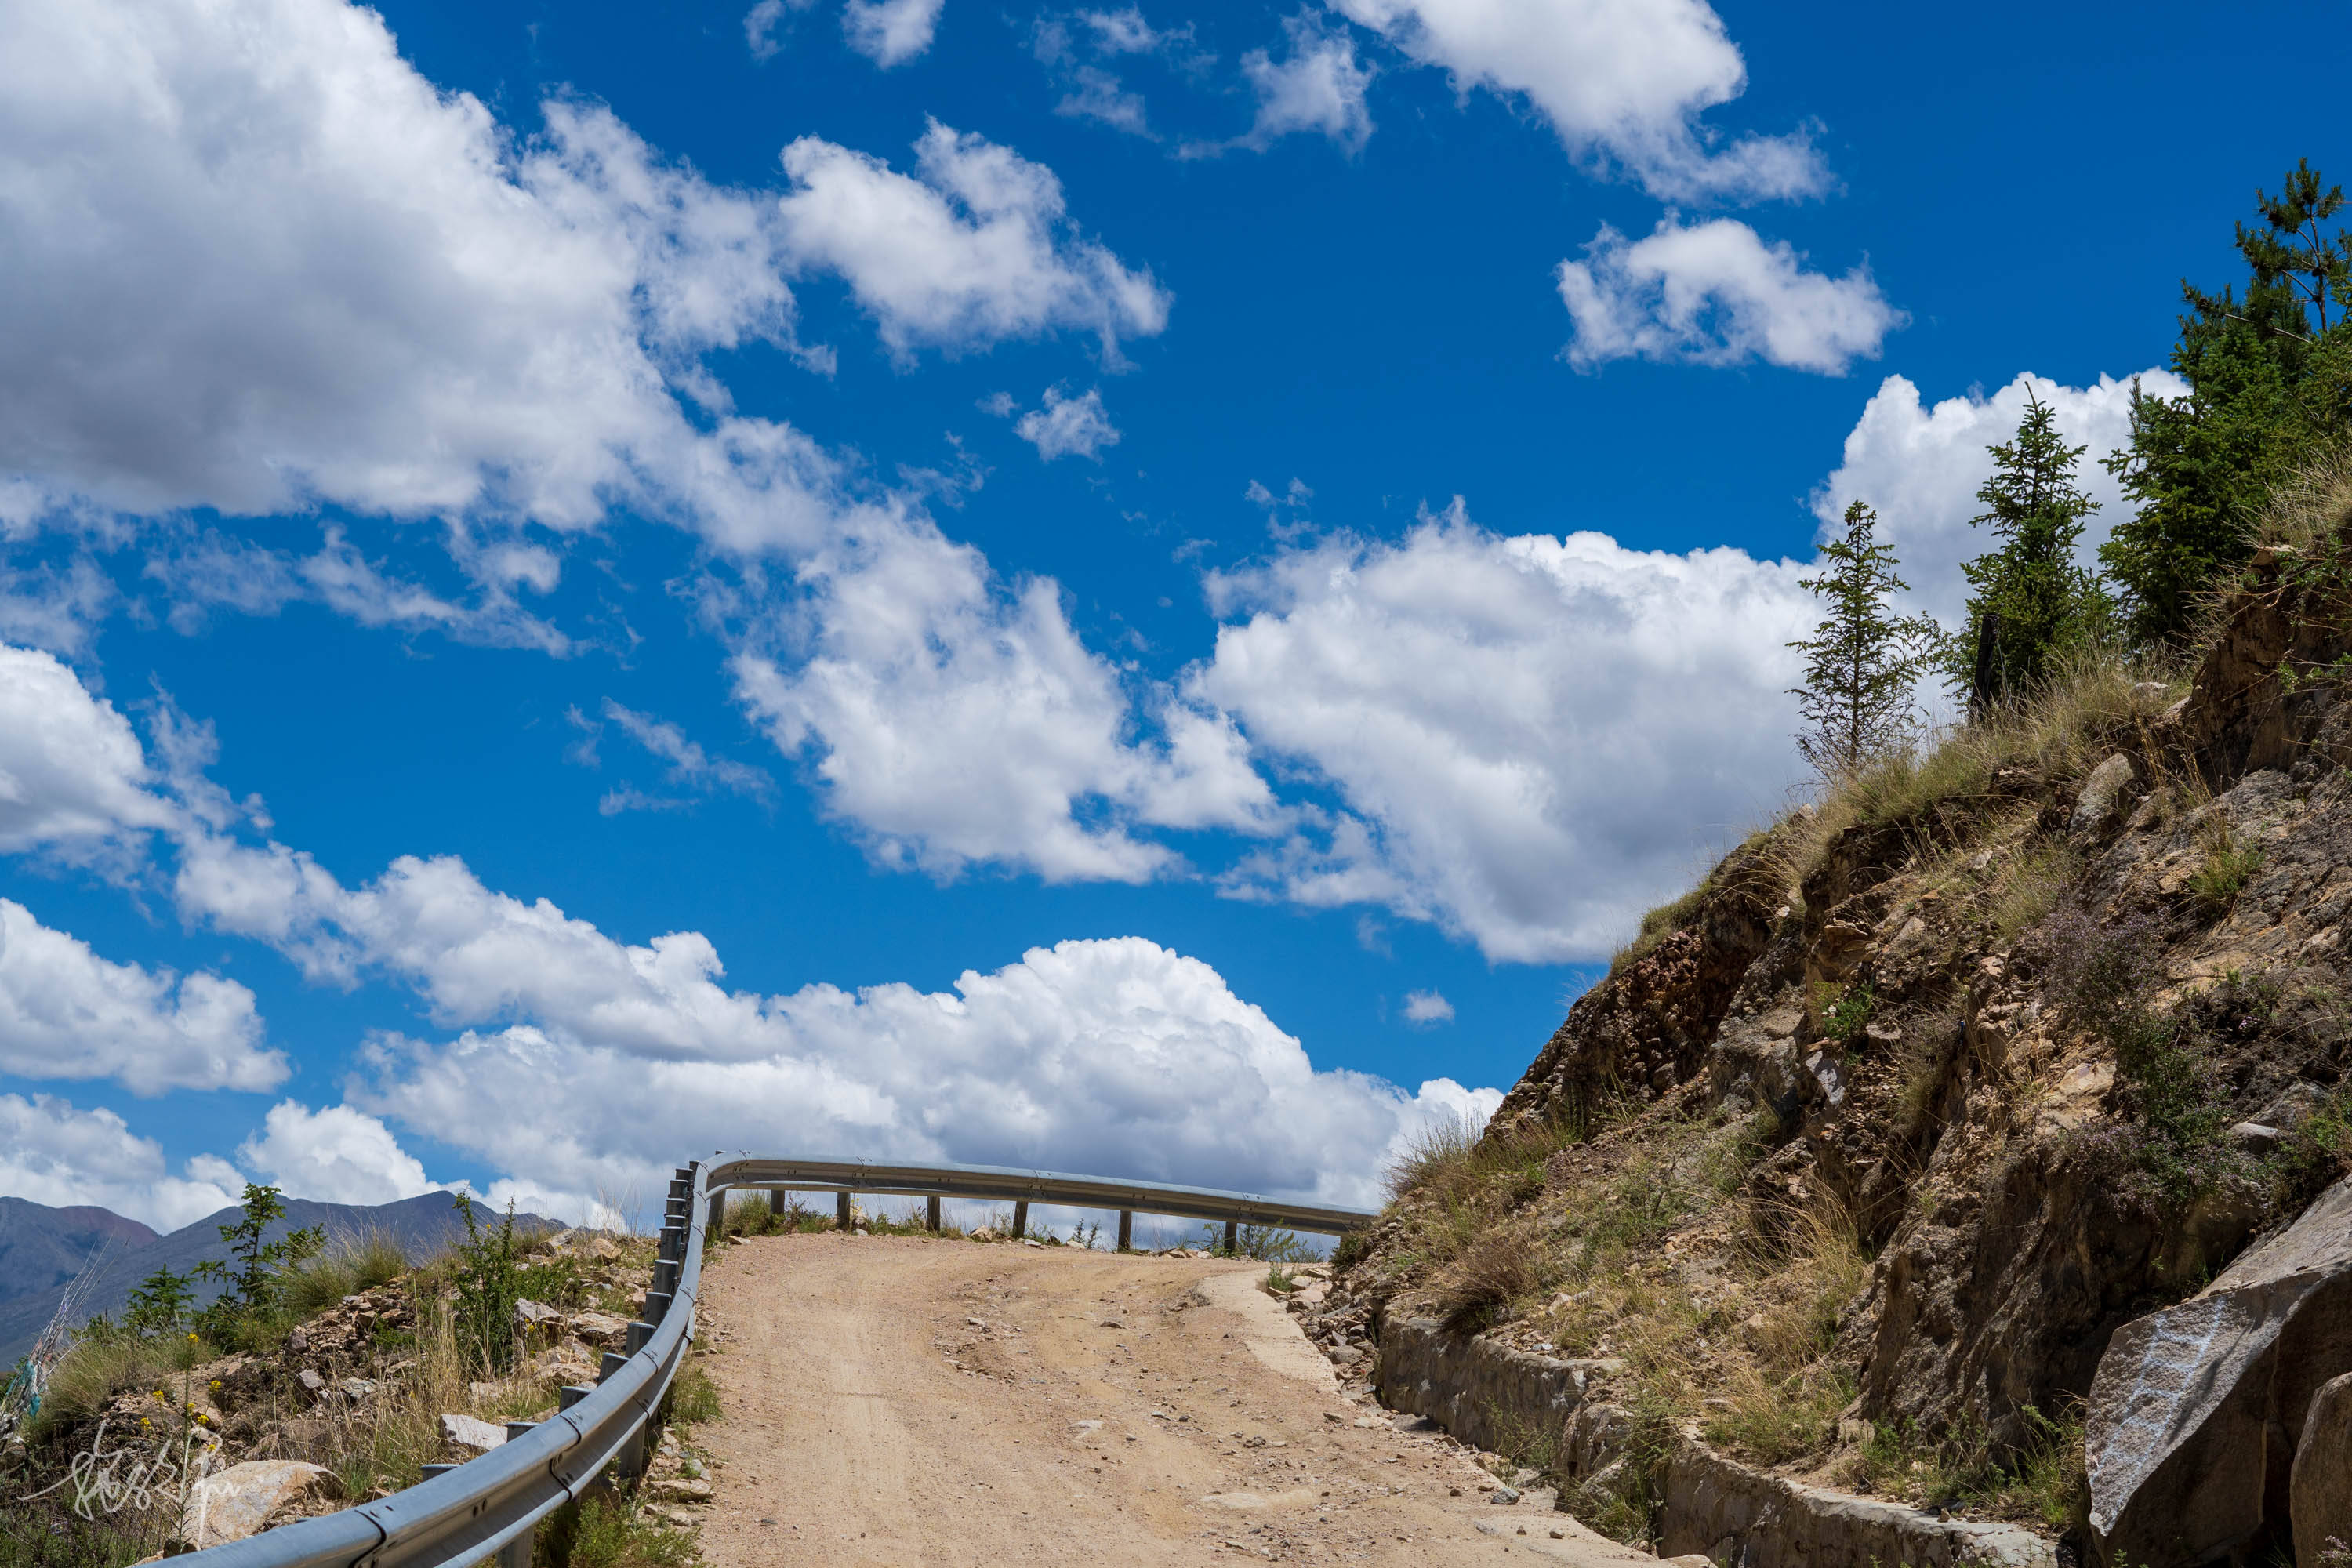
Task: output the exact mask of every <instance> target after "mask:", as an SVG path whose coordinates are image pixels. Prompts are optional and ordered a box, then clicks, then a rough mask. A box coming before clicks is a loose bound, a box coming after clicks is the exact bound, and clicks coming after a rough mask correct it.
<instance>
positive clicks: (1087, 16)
mask: <svg viewBox="0 0 2352 1568" xmlns="http://www.w3.org/2000/svg"><path fill="white" fill-rule="evenodd" d="M1078 20H1079V21H1080V22H1082V23H1084V24H1085V25H1086V27H1087V31H1088V32H1089V33H1091V34H1093V36H1094V45H1095V47H1097V48H1098V49H1100V50H1102V51H1103V52H1104V53H1105V54H1113V55H1145V54H1153V53H1156V52H1158V51H1159V50H1161V49H1165V48H1169V47H1173V46H1176V45H1182V44H1190V43H1191V42H1192V24H1191V23H1190V22H1187V23H1185V24H1184V25H1183V26H1181V27H1166V28H1161V27H1154V26H1152V25H1151V24H1150V22H1149V21H1147V20H1145V19H1144V16H1143V12H1142V10H1141V9H1140V8H1139V7H1138V6H1134V5H1129V6H1125V7H1123V8H1121V9H1119V10H1117V11H1081V12H1079V13H1078Z"/></svg>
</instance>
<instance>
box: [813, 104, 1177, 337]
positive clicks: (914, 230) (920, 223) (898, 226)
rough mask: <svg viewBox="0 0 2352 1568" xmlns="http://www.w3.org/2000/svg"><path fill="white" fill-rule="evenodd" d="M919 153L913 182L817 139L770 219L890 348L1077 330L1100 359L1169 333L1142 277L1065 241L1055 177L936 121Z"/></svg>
mask: <svg viewBox="0 0 2352 1568" xmlns="http://www.w3.org/2000/svg"><path fill="white" fill-rule="evenodd" d="M915 153H916V160H915V161H916V168H917V170H918V172H919V174H920V176H921V177H920V178H919V179H917V178H911V177H909V176H908V175H905V174H898V173H897V172H896V171H894V170H892V169H891V168H889V167H888V166H887V164H885V163H883V162H882V161H881V160H880V159H878V158H872V157H868V156H866V154H864V153H854V152H852V151H850V150H849V149H848V148H846V147H841V146H836V145H835V144H834V143H833V142H824V141H820V140H818V139H817V138H815V137H813V136H804V137H803V138H801V139H800V140H799V141H797V142H793V144H792V145H791V146H789V147H787V148H785V149H784V155H783V158H784V170H785V172H786V173H787V174H790V175H791V176H792V179H793V184H794V186H795V188H794V189H793V191H792V192H791V193H790V194H788V195H785V196H784V198H783V199H782V203H781V204H780V205H779V210H780V211H781V212H782V216H783V222H784V227H785V232H786V234H787V236H788V237H789V239H790V243H791V245H792V247H793V252H794V254H795V255H796V257H798V258H800V259H801V260H802V262H803V264H805V265H816V266H824V267H828V268H833V269H834V270H835V271H838V272H839V273H840V274H841V275H842V277H843V278H844V279H845V280H846V281H847V282H848V284H849V287H850V289H851V291H852V292H853V293H855V294H856V297H857V300H858V302H859V303H860V304H861V305H863V306H865V308H866V310H868V311H870V312H871V313H872V314H873V315H874V317H875V319H876V321H877V322H878V323H879V326H880V329H881V332H882V337H883V340H884V342H887V343H889V344H890V345H891V346H892V347H893V348H894V349H896V350H898V352H900V353H907V352H908V351H909V350H911V349H912V348H913V347H915V346H916V345H919V344H934V345H938V346H940V347H945V348H950V349H957V348H967V347H971V346H975V345H979V344H983V343H986V342H994V341H996V340H998V339H1001V338H1013V337H1032V336H1035V335H1037V334H1039V333H1041V332H1045V331H1053V330H1055V329H1057V328H1064V327H1076V328H1081V329H1085V330H1088V331H1094V332H1095V333H1097V335H1098V336H1099V337H1100V338H1101V340H1102V342H1103V347H1104V350H1105V352H1106V353H1112V352H1114V351H1115V349H1116V345H1117V342H1118V339H1119V338H1121V337H1127V336H1141V337H1149V336H1150V335H1152V334H1154V333H1156V332H1158V331H1160V330H1161V329H1162V328H1164V327H1165V326H1166V325H1167V323H1168V304H1169V299H1168V295H1167V293H1166V291H1164V290H1163V289H1160V286H1159V285H1158V284H1157V283H1155V282H1154V281H1153V280H1152V278H1151V275H1150V272H1148V271H1143V272H1136V271H1130V270H1129V268H1127V267H1126V266H1125V265H1124V264H1122V263H1121V262H1120V261H1119V259H1118V258H1117V257H1116V256H1114V255H1112V254H1111V253H1110V251H1109V250H1108V249H1107V248H1105V247H1103V246H1101V245H1100V244H1098V243H1097V242H1095V241H1092V240H1087V239H1082V238H1079V237H1076V235H1074V234H1072V233H1070V232H1068V230H1069V225H1068V223H1067V221H1066V216H1065V214H1064V204H1063V200H1062V184H1061V182H1060V181H1059V180H1057V179H1056V178H1055V176H1054V172H1053V171H1052V170H1051V169H1048V168H1046V167H1045V165H1044V164H1043V163H1031V162H1030V161H1029V160H1028V159H1026V158H1024V157H1022V156H1021V155H1020V154H1019V153H1014V152H1013V150H1012V149H1010V148H1007V147H1000V146H997V145H996V144H994V143H993V142H989V141H986V140H985V139H983V138H982V137H979V136H974V135H961V134H959V133H957V132H954V131H951V130H950V129H948V127H946V126H944V125H941V124H940V123H939V122H938V121H931V122H930V126H929V130H927V131H926V132H924V133H923V136H922V139H921V140H920V141H919V142H916V143H915Z"/></svg>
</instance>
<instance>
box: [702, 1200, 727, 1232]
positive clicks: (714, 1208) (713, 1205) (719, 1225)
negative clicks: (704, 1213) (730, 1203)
mask: <svg viewBox="0 0 2352 1568" xmlns="http://www.w3.org/2000/svg"><path fill="white" fill-rule="evenodd" d="M702 1235H703V1238H704V1239H705V1240H706V1241H719V1240H720V1239H722V1238H724V1237H725V1236H726V1235H727V1189H726V1188H724V1187H721V1188H719V1190H718V1191H717V1192H715V1193H713V1194H710V1211H709V1218H708V1219H706V1220H704V1221H703V1223H702Z"/></svg>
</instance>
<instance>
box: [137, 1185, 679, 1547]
mask: <svg viewBox="0 0 2352 1568" xmlns="http://www.w3.org/2000/svg"><path fill="white" fill-rule="evenodd" d="M708 1184H709V1176H708V1173H707V1172H706V1171H705V1170H704V1169H703V1168H702V1167H701V1165H700V1164H699V1163H697V1164H694V1165H690V1166H685V1167H681V1168H680V1169H679V1170H678V1172H677V1175H676V1176H675V1177H674V1178H673V1179H672V1180H671V1182H670V1186H669V1192H670V1195H669V1202H668V1205H667V1216H666V1218H665V1220H664V1223H663V1228H662V1232H661V1246H660V1248H659V1251H658V1253H657V1255H656V1258H657V1260H656V1263H655V1264H654V1287H655V1288H654V1289H653V1290H651V1291H649V1292H647V1294H646V1308H645V1315H644V1317H643V1318H642V1319H641V1320H640V1321H637V1322H635V1323H632V1324H630V1325H629V1331H628V1340H627V1342H626V1349H625V1351H617V1352H615V1351H608V1352H605V1355H604V1370H603V1373H602V1375H601V1376H600V1377H599V1379H598V1380H597V1383H596V1384H595V1385H594V1386H593V1387H588V1386H584V1385H583V1386H580V1387H574V1388H567V1389H565V1390H564V1391H563V1395H562V1409H561V1410H560V1411H559V1412H558V1413H557V1414H556V1415H554V1416H553V1417H552V1418H551V1419H549V1420H546V1421H541V1422H539V1423H537V1424H535V1425H531V1426H523V1425H522V1424H521V1423H516V1424H513V1425H510V1426H509V1427H508V1432H509V1436H508V1439H507V1441H506V1442H505V1443H504V1444H502V1445H500V1446H499V1447H495V1448H492V1449H491V1450H490V1451H489V1452H488V1453H487V1454H484V1455H483V1456H482V1457H481V1458H478V1459H474V1460H472V1461H470V1462H468V1463H467V1464H463V1465H454V1466H451V1467H449V1468H447V1469H446V1471H445V1472H444V1473H442V1474H439V1475H436V1476H433V1477H432V1478H431V1479H427V1480H425V1481H422V1482H420V1483H419V1484H417V1485H415V1486H413V1487H410V1488H409V1489H406V1490H405V1491H401V1492H395V1493H394V1494H393V1495H392V1496H391V1497H388V1498H383V1499H380V1500H377V1501H374V1502H364V1503H361V1504H360V1505H358V1506H357V1507H355V1508H347V1509H344V1510H341V1512H338V1513H331V1514H325V1515H322V1516H320V1518H317V1519H306V1520H302V1521H299V1522H297V1523H293V1524H288V1525H281V1526H279V1527H278V1529H276V1530H271V1531H264V1532H262V1533H261V1534H259V1535H254V1536H248V1537H247V1538H246V1539H245V1540H243V1541H233V1542H229V1543H228V1544H227V1545H226V1546H214V1547H209V1548H207V1549H205V1551H202V1552H190V1553H187V1554H185V1555H184V1556H182V1557H179V1558H176V1559H174V1562H175V1563H187V1564H189V1565H190V1568H464V1565H465V1564H468V1563H478V1562H479V1561H481V1560H482V1559H483V1558H485V1557H490V1556H496V1557H497V1558H498V1559H499V1565H500V1568H529V1564H530V1542H531V1530H532V1527H534V1526H535V1525H537V1524H538V1523H539V1521H541V1520H542V1519H544V1518H546V1517H547V1516H548V1515H549V1514H551V1513H552V1512H554V1511H555V1510H557V1509H558V1508H560V1507H562V1505H563V1504H565V1503H567V1502H570V1501H571V1500H572V1499H574V1498H576V1497H578V1496H579V1495H580V1494H581V1493H582V1492H583V1491H584V1490H585V1489H587V1487H588V1485H589V1483H590V1482H592V1481H593V1480H594V1479H596V1478H597V1477H598V1476H599V1475H601V1474H603V1473H604V1469H605V1468H606V1467H608V1466H611V1467H614V1468H615V1470H616V1471H617V1472H618V1473H619V1474H621V1475H624V1476H628V1475H635V1474H636V1473H638V1472H639V1471H640V1470H642V1469H643V1468H644V1465H645V1440H646V1426H647V1423H649V1422H650V1421H651V1420H652V1418H653V1415H654V1412H655V1410H656V1408H658V1407H659V1405H661V1402H662V1397H663V1395H665V1394H667V1393H668V1392H669V1385H670V1380H671V1379H672V1378H674V1377H675V1376H677V1369H678V1368H679V1366H681V1365H682V1364H683V1363H685V1360H686V1349H687V1346H688V1343H689V1342H691V1341H692V1340H693V1338H694V1294H695V1289H696V1287H697V1286H698V1284H699V1283H700V1282H701V1277H702V1242H703V1225H702V1220H701V1215H702V1213H703V1205H702V1203H701V1202H700V1200H701V1198H702V1197H703V1195H704V1194H705V1193H706V1191H707V1190H708ZM664 1287H667V1289H664Z"/></svg>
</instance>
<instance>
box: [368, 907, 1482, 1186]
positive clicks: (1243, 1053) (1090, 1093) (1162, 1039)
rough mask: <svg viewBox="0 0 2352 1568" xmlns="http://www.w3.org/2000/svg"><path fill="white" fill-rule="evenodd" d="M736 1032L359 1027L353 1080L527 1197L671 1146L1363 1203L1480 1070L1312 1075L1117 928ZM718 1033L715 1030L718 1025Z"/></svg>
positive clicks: (1249, 1016) (1261, 1028)
mask: <svg viewBox="0 0 2352 1568" xmlns="http://www.w3.org/2000/svg"><path fill="white" fill-rule="evenodd" d="M743 1016H745V1017H746V1019H747V1021H748V1020H751V1019H753V1018H756V1020H757V1030H756V1033H755V1034H753V1035H751V1036H750V1037H747V1038H746V1039H745V1040H744V1041H743V1042H742V1046H743V1048H737V1049H730V1050H726V1051H723V1052H714V1053H712V1054H709V1055H707V1056H699V1057H680V1056H663V1057H659V1058H653V1057H647V1056H646V1055H642V1054H638V1053H635V1052H632V1051H630V1050H629V1049H627V1048H625V1047H620V1046H614V1045H607V1044H605V1043H604V1042H602V1041H599V1040H596V1039H594V1038H591V1037H580V1036H577V1035H567V1034H565V1033H561V1032H558V1031H556V1030H552V1029H549V1028H542V1027H538V1026H529V1025H517V1026H509V1027H507V1028H505V1029H502V1030H499V1031H497V1032H495V1033H488V1034H482V1033H474V1032H468V1033H467V1034H464V1035H462V1036H460V1037H458V1038H457V1039H456V1040H453V1041H450V1042H448V1043H446V1044H433V1043H429V1042H425V1041H420V1040H412V1039H385V1040H382V1041H379V1042H378V1043H377V1045H376V1046H375V1047H374V1048H373V1051H372V1053H371V1060H372V1064H373V1072H374V1079H373V1083H372V1084H370V1085H366V1086H355V1088H356V1089H357V1093H356V1098H357V1099H358V1100H360V1101H361V1102H362V1103H363V1104H365V1105H367V1106H369V1107H370V1108H371V1109H373V1110H377V1111H379V1112H380V1113H382V1114H383V1115H385V1116H389V1117H392V1118H394V1119H395V1120H397V1121H400V1122H402V1123H403V1124H404V1125H409V1126H415V1127H429V1128H431V1129H433V1130H434V1133H435V1136H436V1138H439V1139H441V1140H443V1141H445V1142H451V1143H454V1144H456V1145H457V1146H459V1147H463V1148H467V1149H470V1150H474V1151H476V1152H479V1153H480V1154H481V1155H483V1156H484V1157H485V1158H487V1159H489V1160H492V1161H495V1162H496V1163H498V1164H499V1166H500V1167H501V1168H503V1169H506V1170H509V1171H511V1172H514V1173H516V1174H517V1177H518V1178H519V1179H520V1180H521V1181H524V1182H528V1183H530V1184H535V1186H536V1187H537V1188H538V1190H540V1191H541V1192H542V1193H562V1194H572V1199H571V1202H570V1203H569V1204H568V1205H564V1206H566V1207H568V1208H570V1209H572V1210H573V1211H575V1212H576V1211H577V1210H580V1209H583V1208H584V1207H585V1206H586V1202H587V1200H588V1198H589V1197H590V1195H591V1194H595V1193H597V1192H599V1191H604V1192H608V1193H609V1192H618V1191H621V1190H623V1189H624V1188H625V1187H627V1186H630V1185H636V1186H638V1187H640V1188H645V1187H646V1184H648V1183H650V1182H653V1181H655V1180H656V1177H657V1172H658V1170H659V1168H660V1167H664V1166H667V1165H670V1164H674V1163H676V1162H677V1159H678V1158H679V1157H680V1154H681V1153H682V1152H685V1151H689V1150H698V1149H712V1148H726V1149H730V1150H731V1149H739V1148H740V1149H747V1150H751V1151H754V1152H761V1151H774V1152H780V1153H782V1152H802V1153H819V1152H837V1153H845V1154H858V1155H866V1156H871V1157H876V1158H898V1159H907V1160H949V1161H959V1162H969V1163H989V1164H1009V1165H1021V1166H1030V1167H1044V1168H1048V1169H1055V1170H1066V1171H1079V1172H1088V1173H1101V1174H1125V1175H1132V1176H1135V1177H1139V1178H1141V1179H1145V1180H1156V1181H1172V1182H1179V1183H1187V1184H1200V1185H1211V1186H1220V1187H1228V1188H1238V1189H1242V1190H1245V1191H1251V1192H1263V1193H1268V1194H1284V1195H1288V1196H1295V1197H1298V1198H1302V1199H1321V1200H1324V1201H1328V1202H1336V1203H1354V1204H1366V1205H1373V1204H1377V1203H1378V1202H1379V1198H1380V1189H1379V1178H1380V1173H1381V1169H1382V1167H1383V1165H1384V1163H1386V1162H1387V1161H1388V1160H1389V1159H1391V1158H1392V1157H1393V1155H1394V1154H1395V1152H1399V1151H1400V1150H1401V1149H1402V1147H1403V1145H1404V1144H1405V1142H1407V1141H1408V1140H1409V1139H1410V1138H1411V1137H1412V1134H1413V1133H1415V1132H1417V1131H1420V1130H1421V1128H1422V1127H1423V1126H1424V1125H1425V1124H1426V1122H1427V1121H1429V1120H1431V1119H1432V1118H1433V1117H1434V1116H1437V1115H1444V1114H1453V1113H1464V1114H1468V1115H1470V1116H1472V1117H1474V1118H1476V1119H1483V1118H1484V1117H1485V1116H1486V1115H1487V1114H1490V1113H1491V1112H1492V1110H1493V1107H1494V1105H1495V1104H1496V1103H1497V1102H1498V1100H1499V1098H1500V1096H1499V1094H1498V1093H1497V1091H1496V1090H1494V1089H1481V1090H1475V1091H1472V1090H1465V1089H1462V1088H1461V1087H1460V1086H1458V1085H1456V1084H1454V1083H1452V1082H1451V1081H1449V1080H1445V1079H1438V1080H1434V1081H1433V1082H1431V1083H1427V1084H1424V1085H1423V1086H1422V1089H1421V1091H1420V1092H1419V1093H1418V1094H1417V1095H1411V1096H1408V1095H1406V1094H1405V1093H1403V1092H1402V1091H1401V1090H1399V1089H1396V1088H1395V1087H1393V1086H1391V1085H1390V1084H1387V1083H1384V1082H1382V1081H1381V1080H1379V1079H1372V1078H1369V1077H1366V1076H1364V1075H1362V1074H1359V1073H1352V1072H1347V1071H1323V1072H1318V1071H1316V1070H1315V1068H1313V1066H1312V1064H1311V1063H1310V1062H1309V1060H1308V1059H1307V1053H1306V1051H1305V1050H1304V1049H1303V1048H1301V1047H1300V1046H1299V1043H1298V1042H1297V1040H1296V1039H1295V1038H1293V1037H1291V1036H1289V1035H1287V1034H1285V1033H1284V1032H1282V1031H1281V1030H1280V1029H1279V1028H1277V1027H1276V1026H1275V1025H1274V1023H1273V1022H1272V1021H1271V1020H1270V1019H1268V1018H1267V1017H1266V1016H1265V1013H1264V1012H1262V1011H1261V1010H1259V1009H1258V1008H1256V1007H1255V1006H1252V1005H1249V1004H1248V1003H1245V1002H1244V1001H1242V1000H1241V999H1240V998H1238V997H1236V996H1234V994H1233V993H1232V991H1231V990H1230V989H1229V988H1228V987H1227V986H1226V984H1225V983H1224V982H1223V979H1222V978H1221V977H1220V976H1219V975H1218V974H1217V973H1216V972H1215V971H1214V970H1213V969H1211V968H1210V967H1209V966H1208V965H1207V964H1204V963H1201V962H1200V961H1198V960H1197V959H1190V958H1185V957H1182V956H1181V955H1179V954H1177V953H1174V952H1169V951H1168V950H1167V949H1165V948H1162V947H1160V946H1158V945H1157V944H1155V943H1153V942H1146V941H1144V940H1142V939H1140V938H1136V937H1127V938H1120V939H1116V940H1111V941H1102V942H1061V943H1058V944H1057V945H1055V946H1054V947H1052V948H1050V949H1047V948H1037V949H1032V950H1031V951H1030V952H1027V953H1026V954H1024V956H1023V958H1022V959H1021V960H1020V962H1018V963H1013V964H1009V965H1007V966H1006V967H1004V968H1003V969H1000V970H997V971H995V972H994V973H978V972H967V973H964V974H963V975H962V976H961V978H960V979H959V980H958V981H957V982H956V985H955V990H954V992H953V993H952V994H950V993H923V992H919V991H917V990H915V989H914V988H913V987H911V986H907V985H901V984H887V985H877V986H870V987H866V988H865V989H863V990H860V991H856V992H847V991H842V990H839V989H836V988H835V987H833V986H829V985H815V986H810V987H808V988H806V989H804V990H803V991H800V992H796V993H794V994H792V995H789V996H780V997H772V998H767V999H764V1000H760V1001H758V1002H756V1004H755V1005H749V1006H747V1007H746V1008H745V1010H744V1015H743ZM730 1043H731V1042H730Z"/></svg>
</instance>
